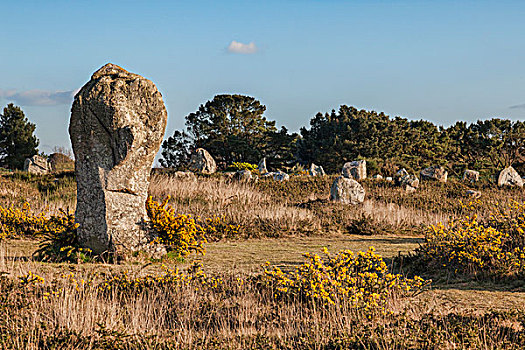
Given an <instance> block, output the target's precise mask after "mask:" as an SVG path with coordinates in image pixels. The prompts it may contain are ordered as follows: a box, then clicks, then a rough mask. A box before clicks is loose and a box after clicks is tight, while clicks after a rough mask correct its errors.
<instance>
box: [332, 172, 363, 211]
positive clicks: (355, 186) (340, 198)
mask: <svg viewBox="0 0 525 350" xmlns="http://www.w3.org/2000/svg"><path fill="white" fill-rule="evenodd" d="M330 200H331V201H335V202H339V203H343V204H352V205H356V204H359V203H362V202H363V201H364V200H365V189H364V188H363V186H361V184H360V183H359V182H357V181H356V180H354V179H349V178H347V177H344V176H339V177H337V178H336V179H335V181H334V182H333V184H332V187H331V188H330Z"/></svg>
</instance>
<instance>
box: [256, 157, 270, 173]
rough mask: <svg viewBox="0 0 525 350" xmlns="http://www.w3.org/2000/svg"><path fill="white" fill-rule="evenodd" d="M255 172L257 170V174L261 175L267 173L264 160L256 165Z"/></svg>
mask: <svg viewBox="0 0 525 350" xmlns="http://www.w3.org/2000/svg"><path fill="white" fill-rule="evenodd" d="M257 170H259V174H261V175H264V174H266V173H268V169H267V168H266V158H263V159H261V161H260V162H259V164H257Z"/></svg>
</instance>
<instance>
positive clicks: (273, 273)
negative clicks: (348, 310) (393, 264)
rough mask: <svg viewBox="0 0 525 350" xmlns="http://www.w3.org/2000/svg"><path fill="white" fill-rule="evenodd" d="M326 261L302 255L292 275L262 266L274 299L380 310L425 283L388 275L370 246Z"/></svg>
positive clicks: (398, 275) (385, 266)
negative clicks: (302, 260)
mask: <svg viewBox="0 0 525 350" xmlns="http://www.w3.org/2000/svg"><path fill="white" fill-rule="evenodd" d="M325 254H326V255H327V259H326V260H323V259H322V258H321V257H320V256H319V255H317V254H311V253H307V254H304V256H305V258H306V260H307V261H306V262H305V263H304V264H303V265H301V266H300V267H298V268H297V269H296V270H295V271H294V272H290V273H285V272H283V271H282V270H281V269H280V268H278V267H270V264H269V263H266V268H265V274H266V276H267V278H268V282H269V283H270V284H273V285H274V287H275V290H276V295H277V296H298V297H302V298H306V299H314V300H319V301H322V302H324V303H326V304H338V303H343V302H348V303H349V305H350V306H351V307H353V308H358V309H365V310H370V309H374V310H375V309H378V308H383V309H384V306H385V304H386V301H387V299H388V298H389V297H390V296H392V294H394V293H407V292H409V291H411V290H412V291H417V290H420V289H421V288H422V287H423V286H424V285H425V283H426V282H425V281H424V280H423V279H422V278H420V277H417V276H416V277H414V278H413V279H408V278H404V277H403V276H402V275H400V274H392V273H389V272H388V267H387V265H386V263H385V262H384V261H383V258H382V257H381V256H380V255H378V254H376V253H375V250H374V248H373V247H370V248H369V249H368V251H367V252H358V253H356V254H354V252H352V251H350V250H342V251H340V252H339V253H338V254H337V255H335V256H330V255H329V254H328V251H327V250H326V248H325Z"/></svg>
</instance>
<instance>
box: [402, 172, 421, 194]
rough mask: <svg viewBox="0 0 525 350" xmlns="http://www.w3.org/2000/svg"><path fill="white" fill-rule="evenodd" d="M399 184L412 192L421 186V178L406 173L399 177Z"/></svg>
mask: <svg viewBox="0 0 525 350" xmlns="http://www.w3.org/2000/svg"><path fill="white" fill-rule="evenodd" d="M399 185H400V186H401V187H402V188H404V190H405V191H406V192H408V193H412V192H414V191H415V190H416V188H418V187H419V179H418V178H417V176H416V175H405V176H403V177H401V178H400V179H399Z"/></svg>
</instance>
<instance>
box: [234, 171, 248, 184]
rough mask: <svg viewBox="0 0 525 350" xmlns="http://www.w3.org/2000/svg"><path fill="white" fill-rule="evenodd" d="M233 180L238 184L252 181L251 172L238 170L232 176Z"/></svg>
mask: <svg viewBox="0 0 525 350" xmlns="http://www.w3.org/2000/svg"><path fill="white" fill-rule="evenodd" d="M233 178H234V179H235V180H237V181H240V182H247V181H250V180H251V179H252V172H251V171H250V170H246V169H244V170H239V171H237V172H236V173H234V174H233Z"/></svg>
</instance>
